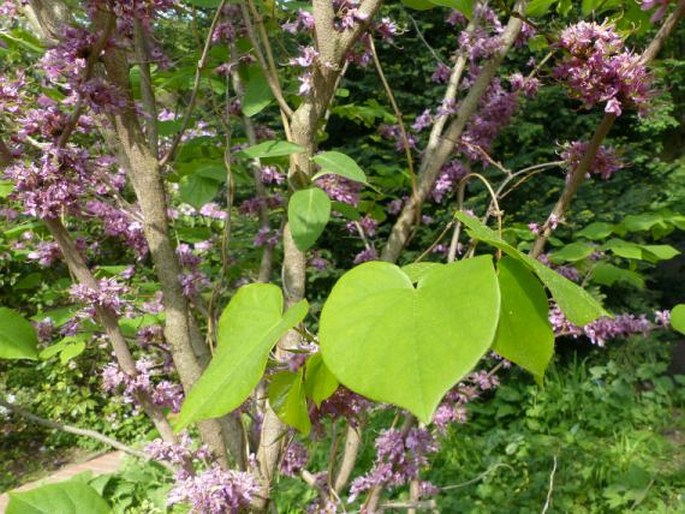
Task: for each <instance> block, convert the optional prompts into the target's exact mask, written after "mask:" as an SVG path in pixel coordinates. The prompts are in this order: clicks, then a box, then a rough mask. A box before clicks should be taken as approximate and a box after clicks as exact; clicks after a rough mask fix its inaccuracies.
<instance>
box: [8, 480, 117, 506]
mask: <svg viewBox="0 0 685 514" xmlns="http://www.w3.org/2000/svg"><path fill="white" fill-rule="evenodd" d="M9 497H10V501H9V504H8V505H7V510H6V511H5V514H84V513H86V512H87V513H88V514H109V513H111V512H112V510H111V509H110V507H109V505H108V504H107V502H106V501H105V500H104V499H103V498H102V497H101V496H100V495H99V494H98V493H97V492H96V491H95V489H93V488H92V487H90V486H89V485H88V484H85V483H83V482H81V481H78V480H68V481H66V482H60V483H57V484H49V485H44V486H42V487H38V488H36V489H32V490H30V491H27V492H23V493H9Z"/></svg>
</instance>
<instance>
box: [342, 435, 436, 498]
mask: <svg viewBox="0 0 685 514" xmlns="http://www.w3.org/2000/svg"><path fill="white" fill-rule="evenodd" d="M375 447H376V460H375V462H374V465H373V467H372V468H371V471H369V472H368V473H367V474H366V475H363V476H361V477H358V478H356V479H354V481H353V482H352V485H351V486H350V497H349V501H350V502H353V501H354V500H355V499H356V498H357V496H359V494H361V493H362V492H364V491H368V490H370V489H371V488H373V487H377V486H380V487H383V488H389V487H399V486H402V485H405V484H407V483H409V482H410V481H412V480H415V479H417V478H418V477H419V473H420V471H421V468H424V467H426V466H427V465H428V455H430V454H431V453H435V452H437V451H438V446H437V444H436V442H435V439H434V437H433V435H432V434H431V433H430V432H429V431H428V430H426V429H425V428H416V427H414V428H411V429H410V430H409V431H408V432H407V434H406V435H403V434H402V432H400V431H399V430H397V429H389V430H384V431H383V432H381V434H380V435H379V436H378V438H377V439H376V442H375ZM425 489H426V491H428V489H429V488H425Z"/></svg>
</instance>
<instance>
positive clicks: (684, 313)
mask: <svg viewBox="0 0 685 514" xmlns="http://www.w3.org/2000/svg"><path fill="white" fill-rule="evenodd" d="M671 326H672V327H673V328H674V329H675V330H677V331H678V332H680V333H681V334H685V303H681V304H679V305H676V306H675V307H674V308H673V309H671Z"/></svg>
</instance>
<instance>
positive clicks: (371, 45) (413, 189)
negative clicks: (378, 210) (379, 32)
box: [369, 35, 416, 196]
mask: <svg viewBox="0 0 685 514" xmlns="http://www.w3.org/2000/svg"><path fill="white" fill-rule="evenodd" d="M369 48H370V49H371V56H372V57H373V63H374V65H375V66H376V71H377V72H378V76H379V77H380V79H381V82H382V83H383V87H384V88H385V93H386V94H387V95H388V99H389V100H390V105H392V109H393V111H395V117H396V118H397V123H398V124H399V126H400V136H401V137H402V146H404V153H405V155H406V156H407V166H408V168H409V178H410V180H411V192H412V196H414V195H416V172H415V171H414V159H413V157H412V155H411V147H410V146H409V137H408V136H407V129H406V128H405V126H404V121H403V120H402V111H400V108H399V106H398V105H397V102H396V101H395V95H394V94H393V92H392V89H391V88H390V84H388V81H387V79H386V78H385V74H384V73H383V67H382V66H381V62H380V60H379V59H378V53H377V52H376V45H375V44H374V42H373V37H372V36H371V35H369Z"/></svg>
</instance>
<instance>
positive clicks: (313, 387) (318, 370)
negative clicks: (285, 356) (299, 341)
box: [304, 353, 339, 407]
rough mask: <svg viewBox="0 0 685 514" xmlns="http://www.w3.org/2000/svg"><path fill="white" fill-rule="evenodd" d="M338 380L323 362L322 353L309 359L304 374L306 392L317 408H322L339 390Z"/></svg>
mask: <svg viewBox="0 0 685 514" xmlns="http://www.w3.org/2000/svg"><path fill="white" fill-rule="evenodd" d="M338 385H339V383H338V380H337V379H336V378H335V376H334V375H333V373H331V371H330V370H329V369H328V368H327V367H326V364H324V362H323V358H322V357H321V353H315V354H314V355H312V356H311V357H309V358H308V359H307V365H306V367H305V374H304V392H305V394H306V395H307V397H308V398H311V399H312V400H313V401H314V403H315V404H316V406H317V407H320V406H321V402H323V401H324V400H325V399H326V398H329V397H330V396H331V395H332V394H333V393H335V390H336V389H338Z"/></svg>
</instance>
